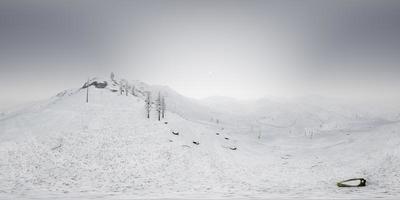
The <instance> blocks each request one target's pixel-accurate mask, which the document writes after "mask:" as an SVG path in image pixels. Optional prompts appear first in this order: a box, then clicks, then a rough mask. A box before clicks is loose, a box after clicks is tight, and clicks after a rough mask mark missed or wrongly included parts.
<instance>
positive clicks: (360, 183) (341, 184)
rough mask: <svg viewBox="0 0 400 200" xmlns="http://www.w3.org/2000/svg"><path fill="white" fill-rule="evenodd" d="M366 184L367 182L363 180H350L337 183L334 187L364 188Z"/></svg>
mask: <svg viewBox="0 0 400 200" xmlns="http://www.w3.org/2000/svg"><path fill="white" fill-rule="evenodd" d="M352 182H355V183H352ZM366 183H367V181H366V180H365V179H364V178H352V179H349V180H345V181H341V182H338V183H337V184H336V185H337V186H338V187H364V186H366Z"/></svg>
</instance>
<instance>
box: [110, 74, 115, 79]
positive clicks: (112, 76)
mask: <svg viewBox="0 0 400 200" xmlns="http://www.w3.org/2000/svg"><path fill="white" fill-rule="evenodd" d="M110 78H111V80H112V81H113V80H114V78H115V74H114V72H111V75H110Z"/></svg>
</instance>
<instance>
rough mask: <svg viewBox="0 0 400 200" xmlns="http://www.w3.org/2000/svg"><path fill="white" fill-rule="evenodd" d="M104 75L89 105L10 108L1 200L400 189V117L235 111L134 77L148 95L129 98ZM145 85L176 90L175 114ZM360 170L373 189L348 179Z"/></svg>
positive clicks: (69, 94)
mask: <svg viewBox="0 0 400 200" xmlns="http://www.w3.org/2000/svg"><path fill="white" fill-rule="evenodd" d="M95 80H102V81H103V80H105V81H107V82H108V83H109V84H108V86H107V87H106V88H103V89H99V88H95V87H94V86H91V87H89V103H85V98H86V90H85V89H75V90H68V91H64V92H61V93H60V94H58V95H57V96H55V97H52V98H50V99H49V100H47V101H44V102H40V103H36V104H35V105H31V106H29V107H27V108H24V109H19V110H17V111H13V112H8V113H6V114H3V115H2V116H0V198H3V199H16V198H19V199H30V198H40V199H54V198H58V199H75V198H76V199H82V198H85V199H121V198H126V199H143V198H156V199H159V198H192V199H198V198H200V199H201V198H208V199H209V198H212V199H219V198H222V199H224V198H263V199H265V198H267V199H268V198H271V199H276V198H327V199H332V198H344V199H349V198H359V199H361V198H362V199H364V198H393V199H396V198H399V196H400V172H399V170H398V166H400V157H399V156H400V133H399V132H400V123H399V122H398V121H397V120H396V119H393V118H391V119H389V118H378V117H377V116H370V115H363V116H362V117H360V116H357V117H354V113H350V114H348V113H347V114H346V113H343V112H344V111H342V110H340V109H337V107H331V108H329V109H327V107H323V108H320V109H316V108H319V107H318V106H315V105H308V106H306V104H301V105H299V104H293V103H290V102H289V103H288V102H286V103H280V104H281V106H277V105H275V104H272V102H268V103H266V102H263V103H260V102H259V104H258V105H255V107H258V109H254V110H252V109H250V108H249V107H246V106H244V107H246V108H239V109H240V110H238V112H243V115H240V113H236V114H232V113H228V112H225V111H224V110H223V109H217V108H218V107H214V106H212V105H211V104H212V103H210V102H208V103H201V102H198V101H196V100H192V99H187V98H185V97H183V96H181V95H179V94H178V93H176V92H174V91H173V90H172V89H169V88H166V87H161V86H151V85H147V84H145V83H141V82H131V84H133V85H135V86H137V87H136V88H137V94H136V96H134V95H132V94H128V95H125V93H123V94H122V95H121V94H120V93H119V92H112V91H111V90H113V89H116V90H117V89H118V88H119V86H118V82H117V81H116V82H115V83H114V84H113V81H111V80H108V79H94V80H92V81H95ZM144 91H152V93H153V94H156V93H157V92H158V91H161V92H162V93H163V94H164V95H166V98H167V108H168V110H169V111H168V112H167V114H166V118H165V119H163V120H162V121H157V120H156V113H155V111H154V110H153V111H152V116H151V119H146V118H145V116H146V115H145V110H144V96H143V95H141V94H142V93H144ZM168 105H174V106H171V107H168ZM267 105H270V106H267ZM260 107H263V108H262V109H261V108H260ZM256 110H261V111H262V112H259V113H257V112H256ZM210 116H218V117H219V118H221V119H222V120H221V123H218V124H217V123H215V122H211V121H210V120H208V119H209V117H210ZM256 117H257V119H258V121H257V124H256V125H257V128H258V129H257V128H256V129H257V130H250V128H249V127H251V126H253V125H254V119H256ZM321 121H322V122H323V123H322V125H321ZM165 122H167V123H165ZM309 130H312V131H311V132H313V134H312V136H311V135H307V134H309V133H310V131H309ZM172 131H177V132H179V135H174V134H172ZM258 132H262V137H261V138H260V139H258V138H257V137H256V135H257V134H258ZM217 133H218V134H217ZM193 142H196V143H198V144H194V143H193ZM235 148H236V150H233V149H235ZM354 177H364V178H366V179H367V187H364V188H338V187H336V182H337V181H340V180H344V179H348V178H354Z"/></svg>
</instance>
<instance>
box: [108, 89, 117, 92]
mask: <svg viewBox="0 0 400 200" xmlns="http://www.w3.org/2000/svg"><path fill="white" fill-rule="evenodd" d="M110 91H111V92H118V90H114V89H110Z"/></svg>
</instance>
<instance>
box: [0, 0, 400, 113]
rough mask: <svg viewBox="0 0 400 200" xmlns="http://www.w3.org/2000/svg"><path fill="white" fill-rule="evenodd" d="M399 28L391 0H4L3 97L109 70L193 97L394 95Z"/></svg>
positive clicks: (0, 25) (54, 88)
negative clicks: (328, 0)
mask: <svg viewBox="0 0 400 200" xmlns="http://www.w3.org/2000/svg"><path fill="white" fill-rule="evenodd" d="M399 37H400V3H398V2H396V1H331V2H327V1H324V2H321V1H183V0H182V1H79V2H78V1H25V2H23V3H22V2H21V1H2V2H1V3H0V43H1V47H0V84H1V85H2V87H1V93H2V97H1V98H0V104H1V105H2V107H5V106H8V105H13V104H16V103H19V102H24V101H29V100H36V99H42V98H46V97H48V96H51V95H53V94H55V93H57V92H58V91H60V90H63V89H67V88H73V87H77V86H80V85H81V83H82V82H83V81H84V80H86V79H87V77H90V76H108V74H109V73H110V72H111V71H113V72H115V73H116V74H117V75H119V76H121V77H125V78H130V79H139V80H142V81H145V82H149V83H155V84H164V85H169V86H170V87H172V88H174V89H176V90H177V91H178V92H180V93H182V94H184V95H188V96H191V97H195V98H203V97H207V96H213V95H225V96H231V97H236V98H241V99H246V98H260V97H263V96H266V95H275V96H298V95H307V94H320V95H327V96H334V97H345V98H351V99H363V100H365V99H377V100H383V101H387V102H395V101H397V100H399V99H400V98H399V91H400V79H399V78H398V75H399V74H400V67H399V64H400V61H399V53H400V38H399ZM21 90H23V91H25V92H24V93H23V94H22V93H20V92H17V91H21ZM4 94H7V95H4ZM0 108H1V106H0Z"/></svg>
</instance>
